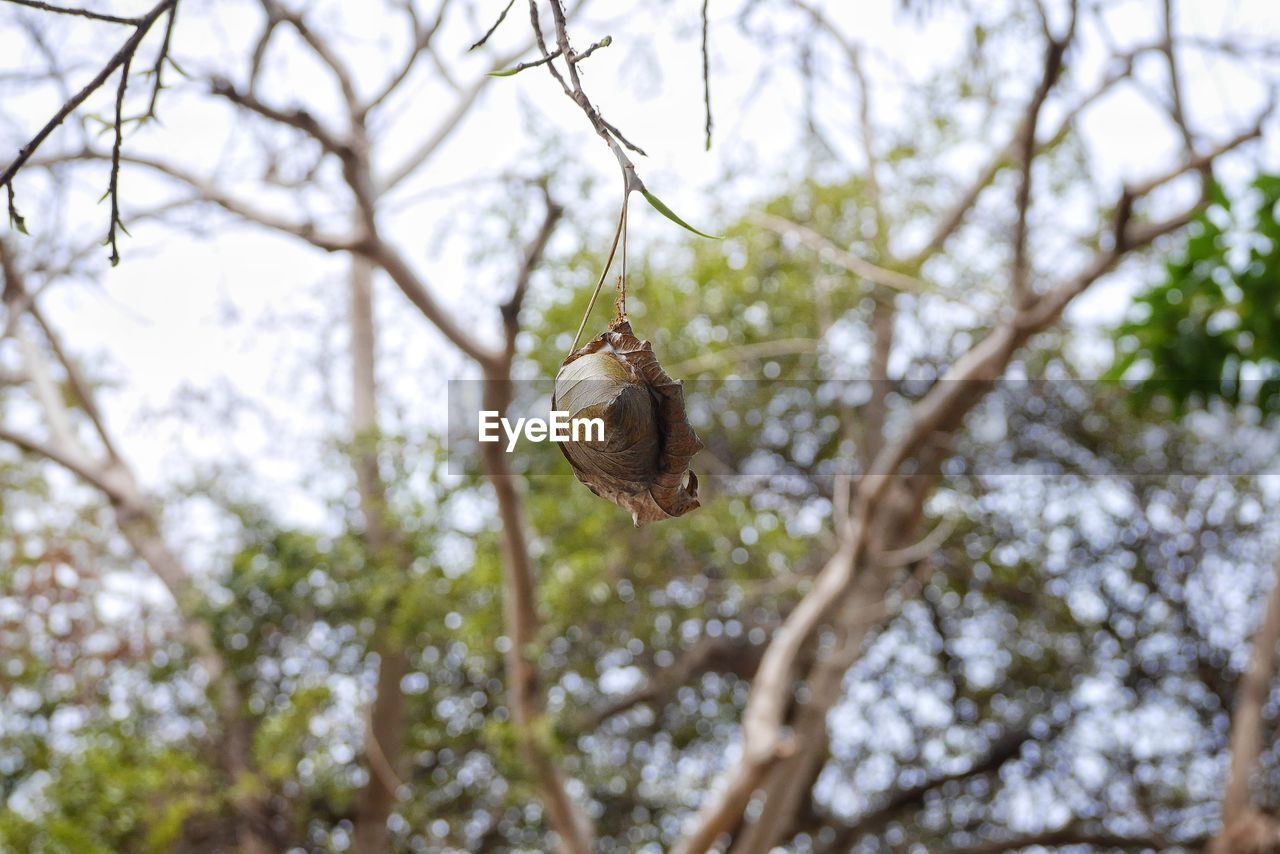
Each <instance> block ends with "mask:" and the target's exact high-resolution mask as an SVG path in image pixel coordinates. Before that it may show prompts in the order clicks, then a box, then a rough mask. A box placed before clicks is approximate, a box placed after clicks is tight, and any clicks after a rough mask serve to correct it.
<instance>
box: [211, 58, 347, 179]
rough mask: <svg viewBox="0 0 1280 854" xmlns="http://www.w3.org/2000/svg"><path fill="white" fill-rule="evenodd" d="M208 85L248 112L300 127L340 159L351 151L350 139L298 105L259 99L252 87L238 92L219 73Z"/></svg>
mask: <svg viewBox="0 0 1280 854" xmlns="http://www.w3.org/2000/svg"><path fill="white" fill-rule="evenodd" d="M209 88H210V91H211V92H213V94H215V95H219V96H221V97H223V98H226V99H227V100H228V101H230V102H231V103H233V104H235V105H236V106H238V107H243V108H244V109H246V110H248V111H249V112H251V113H254V114H256V115H259V116H261V117H263V118H265V119H270V120H271V121H273V122H276V123H278V124H282V125H286V126H288V127H291V128H294V129H296V130H300V131H302V132H303V133H304V134H306V135H307V136H309V137H311V138H312V139H314V140H315V141H316V142H318V143H319V144H320V147H321V148H323V149H324V150H325V151H327V152H329V153H330V154H334V155H337V156H338V157H339V158H340V159H342V158H347V157H349V156H350V155H351V144H350V143H349V142H347V141H346V140H343V139H339V138H338V136H337V135H335V134H334V133H333V132H332V131H330V130H329V129H328V128H326V127H325V126H324V125H322V124H321V123H320V122H319V120H317V119H316V117H315V116H313V115H311V113H309V112H307V111H306V110H304V109H302V108H300V107H295V108H293V109H284V108H280V107H273V106H271V105H270V104H267V103H265V102H263V101H262V100H260V99H259V98H258V96H257V95H255V94H254V93H253V92H252V91H248V92H241V91H240V90H238V89H236V87H235V85H233V84H232V83H231V81H229V80H226V79H225V78H221V77H215V78H214V79H213V80H211V81H210V83H209Z"/></svg>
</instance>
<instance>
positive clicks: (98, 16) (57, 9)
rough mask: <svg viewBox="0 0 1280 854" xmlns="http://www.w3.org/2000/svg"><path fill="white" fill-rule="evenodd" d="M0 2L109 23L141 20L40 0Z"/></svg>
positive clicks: (139, 19)
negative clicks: (56, 4) (41, 0)
mask: <svg viewBox="0 0 1280 854" xmlns="http://www.w3.org/2000/svg"><path fill="white" fill-rule="evenodd" d="M0 2H4V3H12V4H13V5H15V6H26V7H27V8H28V9H39V10H40V11H41V12H52V13H54V14H55V15H74V16H76V17H79V18H88V19H89V20H91V21H103V22H106V23H109V24H126V25H128V26H131V27H136V26H138V25H139V24H140V23H141V22H142V19H141V18H138V17H134V18H122V17H120V16H119V15H106V14H103V13H102V12H95V11H93V10H92V9H81V8H69V7H66V6H54V5H53V4H51V3H41V2H40V0H0Z"/></svg>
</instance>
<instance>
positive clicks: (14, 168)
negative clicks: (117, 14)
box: [0, 0, 178, 252]
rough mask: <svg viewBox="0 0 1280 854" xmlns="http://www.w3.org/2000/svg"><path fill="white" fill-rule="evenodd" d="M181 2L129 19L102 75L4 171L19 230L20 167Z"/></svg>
mask: <svg viewBox="0 0 1280 854" xmlns="http://www.w3.org/2000/svg"><path fill="white" fill-rule="evenodd" d="M7 2H15V0H7ZM177 2H178V0H160V2H159V3H157V4H156V5H155V6H154V7H153V8H152V9H151V11H149V12H147V13H146V14H145V15H142V16H141V17H139V18H137V19H136V20H134V21H126V23H131V24H133V26H134V31H133V34H132V35H131V36H129V38H128V39H126V40H125V43H124V44H123V45H121V46H120V49H119V50H117V51H116V52H115V54H114V55H113V56H112V57H111V58H110V59H109V60H108V61H107V63H106V65H104V66H103V67H102V70H101V71H99V72H98V74H97V75H96V76H95V77H94V78H93V79H92V80H90V81H89V82H88V83H87V84H86V85H85V86H84V88H82V89H81V90H80V91H79V92H77V93H76V94H75V95H74V96H72V97H71V98H70V99H68V100H67V101H65V102H64V103H63V105H62V106H61V107H60V108H59V109H58V111H57V112H56V113H54V115H53V118H51V119H49V121H48V122H46V123H45V125H44V126H43V127H42V128H40V130H39V131H37V132H36V135H35V136H33V137H32V138H31V139H30V140H29V141H28V142H27V144H26V145H24V146H22V148H20V149H18V155H17V156H16V157H15V158H14V159H13V160H12V161H11V162H10V163H9V165H8V166H6V167H5V169H4V171H3V172H0V187H7V188H8V191H9V219H10V222H11V223H12V224H13V225H14V226H15V227H17V228H19V230H23V229H22V217H21V216H19V215H18V211H17V208H16V206H15V204H14V189H13V180H14V178H15V177H16V176H17V174H18V170H20V169H21V168H22V167H23V166H24V165H26V163H27V161H29V160H30V159H31V156H32V155H33V154H35V153H36V150H37V149H38V148H39V147H40V146H41V145H42V144H43V143H44V141H45V140H46V139H48V138H49V135H50V134H52V133H53V131H54V130H55V129H56V128H57V127H58V126H59V125H61V124H62V123H63V121H65V120H66V118H67V116H69V115H71V114H72V113H73V112H74V111H75V110H76V109H77V108H78V107H79V106H80V105H81V104H83V103H84V102H85V101H86V100H87V99H88V98H89V96H90V95H92V94H93V93H94V92H96V91H98V89H100V88H102V85H103V84H104V83H106V81H107V79H108V78H109V77H110V76H111V75H112V74H114V73H115V72H116V71H117V70H119V69H121V68H127V67H128V64H129V63H130V62H132V60H133V57H134V55H135V54H136V53H137V51H138V46H139V45H141V44H142V40H143V39H145V38H146V37H147V33H148V32H149V31H150V29H151V27H152V25H153V24H155V22H156V21H158V20H159V19H160V16H162V15H164V14H165V13H166V12H169V11H171V10H172V9H173V8H174V7H175V6H176V5H177ZM24 5H25V4H24ZM123 85H124V83H123V81H122V83H121V93H122V92H123ZM119 112H120V111H119V110H117V116H119ZM120 121H121V119H120V118H117V120H116V133H117V135H119V134H120V133H121V128H120ZM114 225H115V220H114V218H113V221H112V231H113V234H114ZM113 243H114V239H113ZM113 252H114V249H113Z"/></svg>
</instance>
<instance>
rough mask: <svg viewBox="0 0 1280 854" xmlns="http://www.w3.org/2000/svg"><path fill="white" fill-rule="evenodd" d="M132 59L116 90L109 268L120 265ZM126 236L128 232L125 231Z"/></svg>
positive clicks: (108, 233)
mask: <svg viewBox="0 0 1280 854" xmlns="http://www.w3.org/2000/svg"><path fill="white" fill-rule="evenodd" d="M131 62H132V57H131V58H129V59H126V60H125V61H124V65H123V66H121V67H120V86H119V88H117V89H116V122H115V129H116V135H115V141H114V143H113V144H112V146H111V178H110V181H109V183H108V185H107V193H108V195H110V196H111V225H110V226H109V227H108V228H107V244H108V245H109V246H110V247H111V266H112V267H114V266H116V265H117V264H119V263H120V248H119V247H118V246H117V245H116V229H117V228H121V229H123V228H124V226H123V225H121V224H120V147H121V146H122V145H124V90H125V88H126V87H127V86H128V85H129V65H130V63H131ZM125 233H126V234H127V233H128V231H127V230H126V231H125Z"/></svg>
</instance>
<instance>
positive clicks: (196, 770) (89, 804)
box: [0, 728, 221, 854]
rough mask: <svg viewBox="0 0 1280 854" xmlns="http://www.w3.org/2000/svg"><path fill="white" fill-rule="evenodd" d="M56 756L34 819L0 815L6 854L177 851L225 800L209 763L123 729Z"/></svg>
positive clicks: (90, 736) (85, 737)
mask: <svg viewBox="0 0 1280 854" xmlns="http://www.w3.org/2000/svg"><path fill="white" fill-rule="evenodd" d="M80 740H81V747H80V749H79V750H77V751H76V752H75V753H74V754H68V753H59V754H56V757H55V759H54V761H53V762H52V764H51V766H50V768H49V771H48V776H47V777H46V778H45V779H46V780H47V783H46V784H45V785H42V786H39V791H38V794H37V795H35V800H36V802H37V803H39V804H40V810H39V812H38V813H37V814H36V816H32V817H28V816H26V815H23V814H21V813H19V812H18V811H12V810H11V811H7V812H4V813H0V848H3V849H4V850H9V851H40V852H47V854H90V853H91V852H92V853H93V854H96V852H101V854H110V852H115V851H137V852H167V851H172V850H174V848H175V846H176V845H177V843H178V842H179V840H180V839H181V838H182V835H183V832H184V828H185V827H186V826H187V825H188V823H189V822H191V821H193V820H195V819H196V818H197V817H200V816H204V817H207V818H211V817H212V818H216V816H217V814H218V811H219V808H220V804H221V798H220V796H219V795H218V793H217V789H216V785H215V782H214V780H213V778H212V775H211V773H210V771H209V769H208V767H207V766H206V765H204V764H203V763H202V762H201V761H199V760H198V759H197V758H196V756H195V754H194V753H192V752H191V751H190V750H188V749H186V748H184V747H181V746H169V745H164V744H160V743H157V742H156V741H155V740H153V739H150V738H139V737H138V735H137V734H136V733H128V732H125V731H123V730H122V729H120V728H113V729H110V730H106V731H101V732H96V733H94V732H88V733H84V734H82V735H81V736H80Z"/></svg>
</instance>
